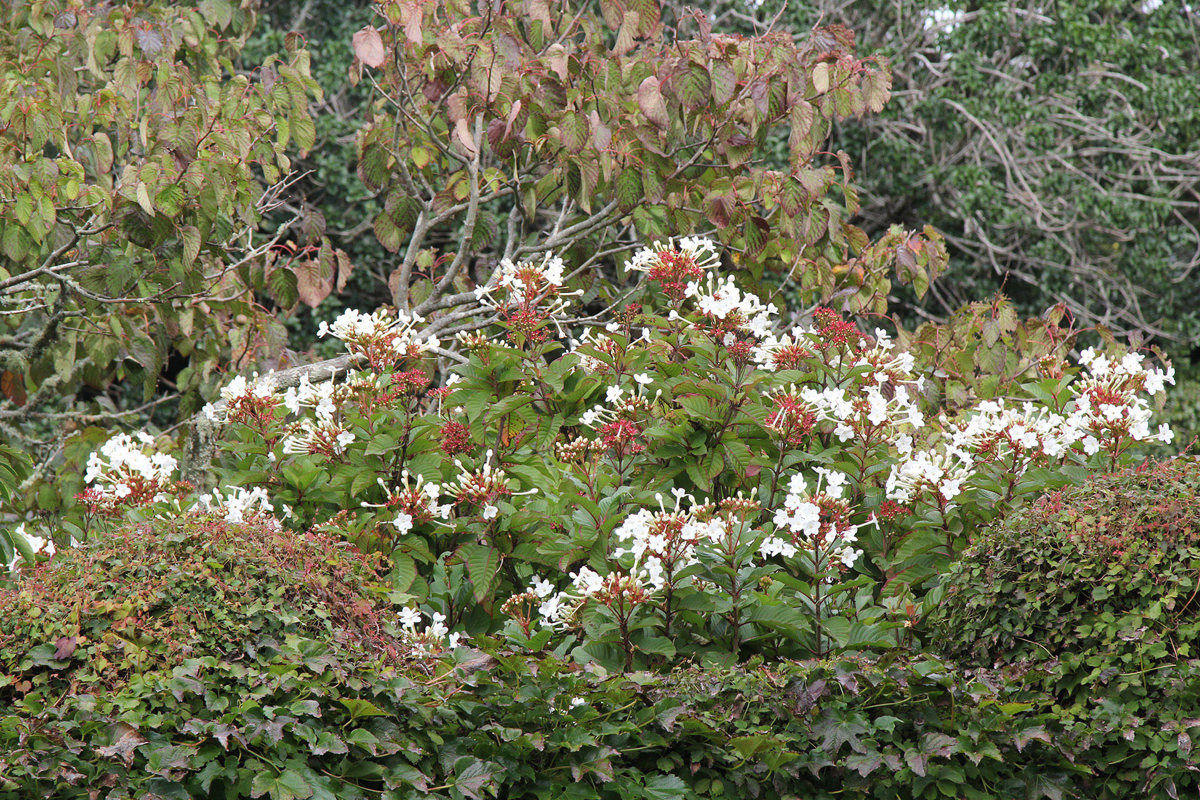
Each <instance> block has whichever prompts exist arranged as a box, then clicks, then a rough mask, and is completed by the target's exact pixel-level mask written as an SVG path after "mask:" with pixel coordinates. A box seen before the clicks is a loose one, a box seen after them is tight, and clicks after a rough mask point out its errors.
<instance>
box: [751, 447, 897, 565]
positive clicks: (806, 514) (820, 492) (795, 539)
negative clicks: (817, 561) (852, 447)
mask: <svg viewBox="0 0 1200 800" xmlns="http://www.w3.org/2000/svg"><path fill="white" fill-rule="evenodd" d="M816 471H817V475H818V479H817V491H816V492H814V493H812V494H810V493H809V491H808V482H807V481H806V480H805V479H804V476H803V475H801V474H799V473H797V474H796V475H793V476H792V479H791V480H790V481H789V482H788V493H787V496H786V497H785V498H784V501H783V507H782V508H778V509H776V510H775V516H774V519H773V522H774V523H775V530H776V534H775V535H773V536H768V537H767V538H766V539H764V540H763V542H762V544H761V545H760V546H759V553H761V554H762V555H763V556H766V557H771V556H776V555H780V556H783V557H784V558H792V557H793V556H795V555H796V554H797V553H798V552H800V550H801V549H802V548H804V549H807V548H808V547H810V546H812V545H817V546H819V547H820V548H821V550H822V555H823V556H825V557H827V558H829V560H830V561H840V562H841V563H842V564H843V565H844V566H846V567H852V566H854V562H855V561H857V560H858V559H859V557H860V556H862V550H860V549H858V548H856V547H854V544H855V543H856V542H857V541H858V529H859V528H861V527H863V526H864V525H870V524H873V523H872V522H866V523H862V524H861V525H851V524H850V523H849V522H848V521H846V520H842V519H839V516H845V517H847V518H848V516H849V515H848V512H849V508H848V507H847V505H846V503H845V501H843V500H842V492H843V491H844V488H845V485H846V476H845V475H844V474H842V473H840V472H835V471H833V470H828V469H825V468H824V467H817V470H816ZM822 483H823V484H824V488H822V486H821V484H822ZM831 511H832V512H835V513H831ZM836 512H844V513H843V514H838V513H836ZM839 523H840V524H839ZM783 531H786V532H787V533H788V534H789V535H788V538H786V539H785V538H783V537H782V536H779V535H778V534H779V533H780V532H783Z"/></svg>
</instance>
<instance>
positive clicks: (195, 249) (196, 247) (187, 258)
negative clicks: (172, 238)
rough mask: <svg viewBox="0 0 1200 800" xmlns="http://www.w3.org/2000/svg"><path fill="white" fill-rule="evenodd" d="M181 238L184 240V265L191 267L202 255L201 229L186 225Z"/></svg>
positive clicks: (180, 235) (181, 230)
mask: <svg viewBox="0 0 1200 800" xmlns="http://www.w3.org/2000/svg"><path fill="white" fill-rule="evenodd" d="M179 238H180V239H182V240H183V263H184V264H186V265H187V266H189V267H190V266H191V265H192V264H194V263H196V257H197V256H198V255H200V241H201V238H200V229H199V228H197V227H196V226H195V225H184V226H183V228H181V229H180V231H179Z"/></svg>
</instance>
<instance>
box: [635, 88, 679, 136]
mask: <svg viewBox="0 0 1200 800" xmlns="http://www.w3.org/2000/svg"><path fill="white" fill-rule="evenodd" d="M637 102H638V108H640V109H641V110H642V113H643V114H645V115H646V119H648V120H650V121H651V122H652V123H654V124H655V125H657V126H658V127H660V128H665V127H667V126H668V125H669V124H670V122H671V118H670V117H669V116H667V104H666V103H664V102H663V96H662V90H661V89H660V88H659V85H658V78H656V77H654V76H653V75H651V76H650V77H649V78H646V80H644V81H642V83H641V85H640V86H638V91H637Z"/></svg>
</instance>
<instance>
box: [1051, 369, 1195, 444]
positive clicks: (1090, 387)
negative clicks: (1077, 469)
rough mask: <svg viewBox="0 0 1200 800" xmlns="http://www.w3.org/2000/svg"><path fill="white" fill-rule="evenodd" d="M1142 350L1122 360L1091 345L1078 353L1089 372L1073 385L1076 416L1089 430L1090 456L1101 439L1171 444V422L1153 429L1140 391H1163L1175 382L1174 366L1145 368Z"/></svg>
mask: <svg viewBox="0 0 1200 800" xmlns="http://www.w3.org/2000/svg"><path fill="white" fill-rule="evenodd" d="M1144 360H1145V357H1144V356H1143V355H1142V354H1141V353H1126V354H1125V355H1124V356H1123V357H1122V358H1121V360H1120V361H1116V360H1113V359H1110V358H1108V357H1107V356H1105V355H1100V354H1097V353H1096V351H1095V350H1093V349H1092V348H1090V347H1089V348H1088V349H1086V350H1084V351H1083V352H1082V353H1080V355H1079V363H1081V364H1083V365H1084V366H1085V367H1087V370H1088V375H1087V376H1086V377H1085V378H1084V379H1083V380H1082V381H1080V382H1079V383H1077V384H1076V385H1074V386H1073V387H1072V389H1073V390H1074V392H1075V394H1076V397H1075V419H1076V424H1077V425H1078V427H1080V428H1082V429H1084V430H1086V431H1087V432H1088V436H1087V437H1085V438H1084V440H1083V444H1084V448H1085V452H1087V453H1088V454H1089V455H1091V453H1093V452H1097V451H1098V450H1099V448H1100V444H1099V441H1098V440H1099V439H1102V438H1107V437H1114V436H1128V437H1129V438H1130V439H1132V440H1133V441H1135V442H1146V441H1159V442H1164V443H1170V442H1171V441H1172V440H1173V439H1174V438H1175V434H1174V432H1173V431H1172V430H1171V428H1170V426H1168V425H1165V424H1164V425H1159V426H1158V430H1157V431H1156V432H1151V430H1150V416H1151V414H1152V411H1151V409H1150V403H1149V402H1148V401H1147V400H1146V398H1144V397H1140V396H1139V393H1140V392H1145V393H1146V394H1149V395H1157V394H1164V393H1165V392H1166V384H1168V383H1169V384H1171V385H1174V384H1175V368H1174V367H1168V368H1167V370H1166V371H1165V372H1164V371H1163V370H1161V369H1157V368H1155V369H1146V367H1145V366H1144V365H1143V363H1142V362H1143V361H1144Z"/></svg>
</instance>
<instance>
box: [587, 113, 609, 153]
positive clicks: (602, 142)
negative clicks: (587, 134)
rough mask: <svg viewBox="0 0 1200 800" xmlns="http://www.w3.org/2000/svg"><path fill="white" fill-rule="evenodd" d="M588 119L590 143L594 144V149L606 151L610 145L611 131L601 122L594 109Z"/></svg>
mask: <svg viewBox="0 0 1200 800" xmlns="http://www.w3.org/2000/svg"><path fill="white" fill-rule="evenodd" d="M590 119H591V123H592V141H593V142H594V143H595V145H596V149H597V150H607V149H608V146H609V145H610V144H612V130H611V129H610V128H609V127H608V126H607V125H605V124H604V122H603V121H601V119H600V115H599V114H597V113H596V110H595V109H592V113H591V115H590Z"/></svg>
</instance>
